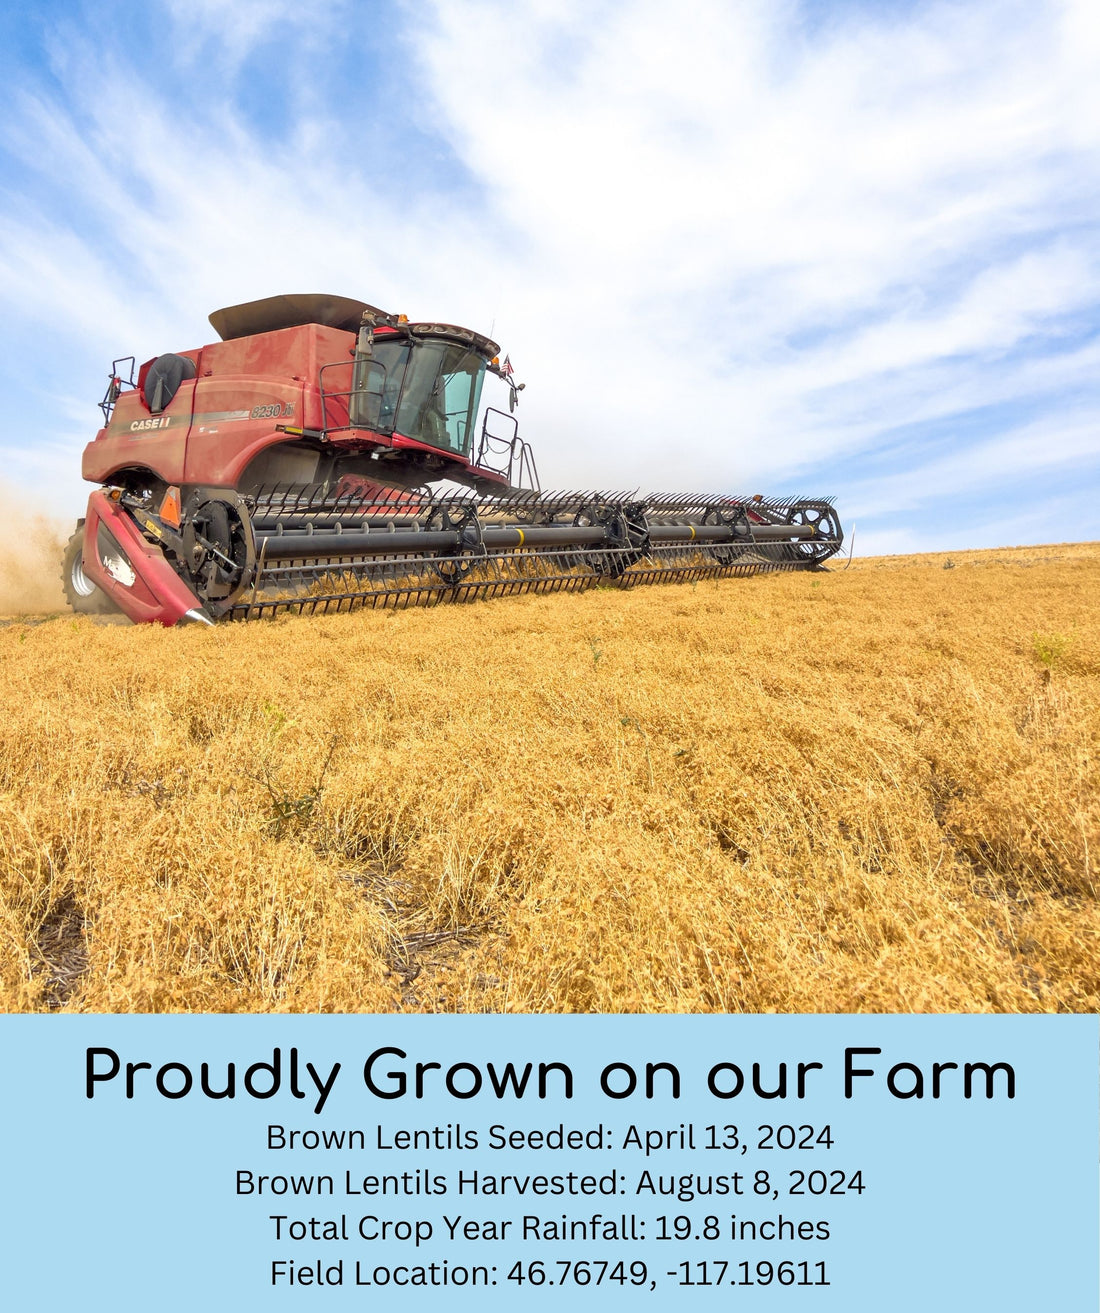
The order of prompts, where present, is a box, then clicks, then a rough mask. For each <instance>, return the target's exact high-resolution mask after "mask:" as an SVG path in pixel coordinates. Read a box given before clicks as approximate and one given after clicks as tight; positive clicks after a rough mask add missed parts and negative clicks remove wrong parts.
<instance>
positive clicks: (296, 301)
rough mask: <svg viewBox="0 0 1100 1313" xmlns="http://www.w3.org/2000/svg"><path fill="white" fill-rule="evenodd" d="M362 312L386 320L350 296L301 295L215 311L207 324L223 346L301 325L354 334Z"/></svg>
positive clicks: (247, 302)
mask: <svg viewBox="0 0 1100 1313" xmlns="http://www.w3.org/2000/svg"><path fill="white" fill-rule="evenodd" d="M365 310H370V311H372V312H373V313H374V314H375V315H377V316H378V317H379V318H380V319H382V318H386V317H387V316H386V312H385V311H383V310H379V309H378V307H377V306H373V305H368V304H367V303H366V301H356V300H353V299H352V298H351V297H349V296H326V295H324V293H320V292H300V293H292V294H290V295H287V296H266V297H264V299H263V300H262V301H245V302H244V304H243V305H231V306H227V307H226V308H225V309H224V310H215V311H214V312H213V314H211V316H210V322H211V324H213V326H214V331H215V332H216V333H217V334H218V336H219V337H220V338H221V339H222V341H223V342H231V341H232V340H233V339H234V338H238V337H252V336H253V334H255V333H273V332H275V331H276V330H277V329H280V328H300V327H301V326H302V325H303V324H323V325H324V326H325V327H326V328H342V329H345V330H346V331H347V332H349V333H354V332H356V331H357V330H358V328H359V324H360V322H361V320H362V318H363V312H364V311H365Z"/></svg>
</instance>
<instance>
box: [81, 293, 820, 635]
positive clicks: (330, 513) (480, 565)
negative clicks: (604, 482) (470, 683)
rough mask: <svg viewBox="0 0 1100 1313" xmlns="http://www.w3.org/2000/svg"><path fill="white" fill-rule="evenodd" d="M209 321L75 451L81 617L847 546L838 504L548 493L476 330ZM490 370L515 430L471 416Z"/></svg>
mask: <svg viewBox="0 0 1100 1313" xmlns="http://www.w3.org/2000/svg"><path fill="white" fill-rule="evenodd" d="M210 322H211V323H212V324H213V326H214V328H215V329H216V330H217V331H218V333H219V335H220V337H221V338H222V340H221V341H220V342H218V343H215V344H213V345H211V346H205V347H201V348H197V349H195V350H192V351H185V352H182V353H179V354H175V353H170V354H167V355H162V356H158V357H157V358H156V359H154V360H151V361H148V362H147V363H146V364H144V365H143V366H142V367H141V369H140V370H139V371H138V374H137V378H136V379H135V378H134V372H133V363H134V362H133V360H132V359H129V360H126V361H121V362H120V361H115V363H114V367H113V369H112V373H111V381H110V384H109V386H108V389H107V395H106V396H105V397H104V400H103V402H102V403H101V405H102V408H103V412H104V416H105V419H106V424H105V426H104V428H102V429H101V430H100V432H99V433H98V434H97V436H96V439H95V440H94V441H93V442H91V443H90V444H89V445H88V447H87V448H86V449H85V452H84V463H83V471H84V477H85V478H86V479H89V480H91V481H92V482H94V483H97V484H100V485H102V486H101V487H100V488H99V489H97V491H96V492H93V493H92V495H91V498H90V499H89V502H88V513H87V517H86V519H85V521H84V522H83V525H82V527H81V528H80V530H79V531H78V532H77V534H75V535H74V537H73V539H72V541H71V542H70V544H69V549H68V551H67V553H66V559H65V564H64V571H63V582H64V584H65V590H66V595H67V598H68V600H69V602H70V604H71V605H72V606H73V608H74V610H77V611H102V610H115V609H117V610H120V611H123V612H125V614H126V615H128V616H129V617H130V619H131V620H134V621H158V622H160V623H161V624H165V625H174V624H179V623H186V622H189V621H198V622H201V623H206V624H211V623H213V622H214V620H216V619H219V618H223V617H224V618H230V619H246V618H253V617H259V616H270V615H273V614H276V613H278V612H280V611H286V610H291V611H298V612H309V613H313V612H317V611H322V612H324V611H342V610H351V609H354V608H356V607H359V606H395V607H402V606H408V605H431V604H433V603H436V602H448V601H468V600H471V599H473V598H476V597H492V596H500V595H502V594H506V593H517V592H559V591H561V592H575V591H579V590H581V589H584V588H589V587H591V586H593V585H594V584H597V583H600V582H614V583H616V584H618V585H619V586H621V587H632V586H634V585H636V584H641V583H658V582H663V581H668V582H679V581H687V580H694V579H700V578H709V577H716V576H723V575H741V574H749V573H753V572H756V571H761V570H777V569H799V568H802V569H805V568H813V567H816V566H819V565H821V564H822V562H824V561H825V560H827V559H828V558H829V557H830V556H832V555H833V554H834V553H835V552H837V551H838V550H839V548H840V545H841V542H842V540H843V534H842V532H841V527H840V522H839V520H838V518H837V515H836V512H835V510H834V509H833V506H832V502H831V501H830V500H829V499H818V500H807V499H801V498H799V499H792V500H785V501H773V500H768V499H765V498H762V497H760V496H755V497H732V496H704V497H689V496H666V495H655V494H646V495H639V494H638V493H607V492H569V493H547V492H542V491H541V490H540V488H539V482H538V473H537V470H536V467H535V462H534V457H533V455H532V453H531V450H530V447H529V446H528V445H527V444H526V443H525V442H524V441H523V440H522V439H521V438H520V437H519V433H518V427H517V425H516V421H515V418H514V416H513V414H512V412H513V411H514V409H515V402H516V399H517V394H518V393H519V391H520V390H521V389H522V386H523V385H522V384H516V383H515V382H514V380H513V377H512V371H511V366H510V365H509V363H508V361H507V359H505V362H504V364H503V365H502V364H501V363H500V359H499V349H498V347H497V345H496V343H494V342H491V341H490V340H489V339H488V338H485V337H482V336H481V335H480V334H477V333H473V332H471V331H470V330H468V329H464V328H459V327H456V326H454V325H451V324H435V323H409V322H408V321H407V319H406V318H405V317H404V316H403V315H401V316H396V315H390V314H386V313H385V312H383V311H381V310H378V309H376V308H375V307H373V306H369V305H366V304H365V303H363V302H361V301H352V300H348V299H347V298H343V297H328V296H280V297H271V298H268V299H267V300H263V301H253V302H250V303H248V304H246V305H240V306H232V307H230V308H229V309H226V310H219V311H216V312H215V313H214V314H212V315H211V316H210ZM120 365H126V366H128V373H127V375H126V377H125V379H124V378H123V376H122V375H123V371H122V370H120ZM486 372H491V373H494V374H496V375H497V376H498V377H499V378H501V379H502V380H503V381H504V383H505V384H506V385H507V387H508V399H509V409H508V412H507V413H505V412H504V411H500V410H496V409H494V408H492V407H489V408H486V409H485V410H484V412H482V410H481V404H480V399H481V390H482V383H483V381H484V377H485V374H486ZM479 414H480V415H481V416H482V423H481V428H480V430H479V431H478V430H477V429H476V422H477V419H478V417H479ZM475 437H476V441H475ZM443 481H446V482H448V483H449V484H451V485H456V484H457V485H459V487H457V488H455V487H453V486H452V487H450V488H449V489H448V490H446V491H443V490H440V489H438V488H431V487H429V485H431V484H436V483H440V482H443Z"/></svg>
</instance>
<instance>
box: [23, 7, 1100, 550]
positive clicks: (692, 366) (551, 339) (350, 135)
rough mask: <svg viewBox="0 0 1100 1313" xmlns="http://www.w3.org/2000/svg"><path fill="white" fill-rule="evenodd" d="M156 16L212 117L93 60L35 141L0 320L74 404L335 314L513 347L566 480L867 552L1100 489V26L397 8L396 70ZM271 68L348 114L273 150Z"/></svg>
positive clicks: (977, 527)
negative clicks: (492, 336) (109, 367)
mask: <svg viewBox="0 0 1100 1313" xmlns="http://www.w3.org/2000/svg"><path fill="white" fill-rule="evenodd" d="M165 12H166V13H167V15H168V17H169V19H170V26H171V30H172V39H171V40H169V41H166V42H165V44H164V46H163V48H162V49H161V50H160V51H159V53H158V58H159V59H160V61H161V62H162V66H172V67H176V68H178V69H181V68H183V66H184V65H185V64H186V65H187V67H188V68H189V69H190V70H191V74H192V78H191V81H190V82H188V80H187V79H186V78H182V77H181V78H180V79H179V80H177V81H171V80H169V81H170V82H171V89H170V90H169V91H166V90H164V88H163V86H162V85H161V82H160V81H159V80H157V79H152V78H150V76H149V75H148V72H147V71H146V67H147V66H145V65H143V64H142V63H141V62H140V61H137V60H135V59H133V58H132V57H131V56H130V55H129V54H128V53H127V49H126V47H125V45H124V44H123V43H121V42H119V43H117V44H116V45H115V46H114V47H113V48H112V49H110V50H109V51H108V52H106V55H104V52H103V51H102V50H101V49H100V50H98V51H97V52H96V55H95V57H94V58H93V55H92V48H91V45H90V38H89V34H88V33H87V32H85V33H81V32H80V31H79V30H77V31H76V32H70V33H69V35H68V38H67V39H66V42H65V53H64V54H63V55H62V54H59V53H56V54H55V70H56V71H57V75H58V76H59V77H60V79H61V83H62V87H63V94H62V93H59V92H58V91H57V89H56V86H55V85H51V83H50V82H49V81H48V80H47V79H46V78H45V77H44V76H36V75H35V73H34V71H33V70H26V71H25V75H24V78H23V84H24V90H23V94H22V98H21V100H20V101H19V104H18V107H17V109H16V111H15V113H14V114H12V115H10V116H9V128H8V130H7V136H6V146H7V149H8V151H9V153H10V158H12V159H13V160H15V161H16V162H17V163H18V165H19V169H20V170H21V176H23V177H24V178H25V179H26V180H27V183H26V186H24V187H23V188H22V194H21V195H15V194H11V193H9V195H8V196H7V198H6V200H5V202H4V204H3V207H2V209H0V298H3V301H4V303H5V306H6V322H7V324H8V330H7V331H8V333H9V335H11V336H13V337H17V338H20V339H21V338H23V337H24V336H25V335H26V333H27V332H28V329H29V326H31V325H41V324H42V323H51V324H56V323H58V322H61V321H63V322H64V323H65V324H66V333H67V340H68V343H69V347H70V351H71V355H70V357H69V364H70V367H69V374H68V377H67V381H66V384H65V395H71V393H72V391H73V381H72V361H73V359H75V360H78V361H79V362H80V370H81V371H84V372H82V373H81V375H80V377H81V382H82V386H83V385H84V384H83V379H84V377H85V376H86V375H87V376H88V377H90V371H91V367H92V364H91V362H92V352H93V350H94V352H95V353H98V355H99V356H101V357H102V360H97V361H96V368H97V370H100V369H101V367H102V366H103V365H105V364H106V363H109V360H110V358H111V356H112V355H115V354H118V353H119V352H120V351H122V350H123V349H130V348H131V347H133V348H134V349H136V350H137V352H138V354H139V355H141V354H145V355H151V354H153V353H154V352H156V351H158V350H163V349H167V348H171V347H181V346H185V345H189V344H192V343H193V342H194V341H195V340H197V339H198V338H200V337H202V336H203V335H204V334H205V335H208V334H209V330H207V329H204V327H203V322H204V318H205V314H206V312H207V311H209V310H210V309H213V308H214V307H215V306H218V305H223V304H230V303H232V302H234V301H237V300H244V299H248V298H250V297H252V296H260V295H265V294H268V293H270V292H273V291H278V290H287V291H297V290H307V289H317V290H332V291H343V292H347V293H348V294H353V295H362V296H364V297H365V298H366V299H369V300H372V301H375V302H380V303H383V304H392V305H393V306H394V307H395V308H401V309H406V310H408V311H409V312H410V313H412V314H414V315H418V316H425V317H427V316H432V317H440V318H447V319H457V320H459V321H463V322H468V323H470V324H471V326H475V327H478V328H481V329H483V330H485V331H488V330H489V329H490V327H493V328H494V329H495V332H496V333H497V335H498V336H501V337H503V338H504V339H505V340H506V342H507V344H508V347H509V350H510V351H511V353H512V358H513V360H514V361H515V362H516V364H517V367H518V368H519V369H520V371H521V376H522V377H525V378H526V379H527V381H528V382H529V384H530V387H529V389H528V392H527V393H526V394H525V399H524V406H523V410H522V418H523V419H524V421H525V427H526V429H527V431H528V435H529V436H531V437H532V438H533V439H534V440H535V441H536V442H537V443H538V447H539V455H540V465H541V467H542V469H543V471H544V476H545V477H547V479H548V481H552V482H554V483H582V482H583V483H604V484H609V485H613V486H622V485H629V486H638V485H642V486H667V487H670V488H691V487H699V488H726V489H742V490H747V491H754V490H757V489H760V490H767V491H771V490H775V491H787V490H805V491H809V492H817V491H821V492H825V491H829V492H835V493H837V494H838V495H839V496H840V497H841V498H842V499H844V498H845V497H846V496H847V497H848V499H849V500H850V501H852V502H854V503H856V504H858V505H859V506H860V507H861V511H860V514H861V516H863V517H864V520H865V521H866V523H865V526H864V527H861V537H862V538H863V541H864V542H867V543H870V544H871V545H874V544H875V542H876V538H875V534H876V533H877V534H879V535H880V536H879V538H878V539H877V541H878V542H879V543H880V544H882V545H889V544H890V543H892V542H897V541H902V540H904V541H913V542H915V543H917V544H918V545H919V544H921V543H923V544H925V545H927V546H935V545H937V544H938V543H939V542H940V541H942V540H943V535H944V534H945V533H952V534H954V539H953V541H954V542H955V545H958V535H957V533H955V531H954V530H953V529H952V528H951V526H950V525H944V524H942V523H941V521H940V520H939V519H937V517H936V516H934V515H929V514H927V513H926V512H927V510H928V508H929V507H930V506H931V505H933V504H940V505H942V499H943V490H944V487H945V485H946V486H947V487H949V488H950V490H951V493H952V496H954V497H957V498H960V499H963V500H967V499H968V500H969V501H974V500H975V499H976V500H977V501H978V502H980V503H982V504H983V505H984V506H985V511H984V512H983V514H982V515H980V516H977V517H971V519H970V520H969V521H968V523H969V524H970V525H971V526H972V530H973V532H974V533H975V535H976V538H975V541H977V537H980V536H981V535H983V534H987V533H995V532H997V531H998V526H1008V525H1011V524H1014V523H1017V522H1018V519H1019V517H1018V516H1016V515H1015V510H1014V509H1013V507H1014V505H1015V503H1014V502H1013V486H1014V484H1016V483H1018V484H1019V485H1021V486H1022V485H1025V484H1027V483H1028V482H1029V481H1031V480H1038V481H1039V482H1040V483H1042V481H1043V479H1046V478H1047V477H1048V476H1050V472H1051V471H1052V470H1056V471H1057V472H1058V474H1057V477H1059V478H1065V479H1071V478H1072V479H1073V480H1074V481H1075V484H1076V485H1077V487H1078V489H1080V488H1082V487H1085V486H1088V487H1091V488H1092V489H1093V490H1094V491H1095V492H1096V493H1100V382H1098V381H1097V380H1098V375H1097V371H1096V365H1097V355H1098V352H1100V257H1098V256H1097V254H1096V252H1097V250H1098V249H1100V244H1098V240H1097V239H1098V237H1100V166H1098V164H1097V160H1098V159H1100V155H1098V147H1100V93H1098V92H1097V89H1096V78H1095V68H1096V67H1097V66H1098V65H1100V11H1097V9H1096V7H1095V6H1094V5H1093V4H1092V3H1085V2H1084V0H1072V2H1070V0H1067V2H1066V3H1057V4H1056V3H1044V4H1035V3H1027V4H1024V3H1016V2H1008V0H987V2H986V3H968V4H958V3H950V4H943V3H939V4H935V3H934V4H913V5H907V6H904V7H899V8H897V9H894V8H893V7H890V8H887V7H883V6H877V5H861V4H856V3H853V4H850V5H843V4H839V5H833V6H830V7H829V10H828V15H829V17H828V21H826V22H821V21H816V22H814V23H811V22H810V21H809V18H808V13H807V11H806V10H805V9H803V7H802V6H800V5H799V4H797V3H795V2H794V0H786V2H785V3H780V4H776V3H774V2H773V3H764V2H763V0H744V3H741V4H739V5H737V6H731V5H729V4H727V3H718V2H717V0H714V2H712V0H691V2H690V3H687V4H685V5H682V6H680V8H679V9H678V10H677V12H676V17H675V21H673V20H672V19H671V18H670V12H669V10H668V7H667V5H665V4H658V3H655V2H654V0H629V2H628V3H611V2H609V0H602V2H601V3H586V4H580V3H573V0H556V2H555V3H549V2H548V0H528V2H527V3H517V4H515V5H512V6H509V7H508V8H507V10H502V9H501V7H500V6H499V5H497V4H495V3H489V2H488V0H446V3H438V4H427V5H424V4H421V5H415V6H414V5H406V6H403V7H401V8H400V10H399V11H397V17H396V18H387V17H386V15H387V13H388V11H386V10H384V9H382V8H381V7H378V8H375V7H372V8H371V37H370V43H369V47H368V43H367V42H366V41H365V40H364V39H363V38H362V37H361V36H360V35H359V29H360V27H361V22H359V20H358V19H357V15H359V14H361V12H362V11H360V10H359V9H358V7H356V6H343V5H337V4H320V3H319V4H315V5H312V6H311V5H309V4H304V3H299V4H295V5H293V6H292V5H290V4H287V3H285V2H284V0H253V3H250V4H239V5H234V6H222V5H219V4H215V3H213V0H209V2H207V0H203V3H200V4H198V5H192V4H188V5H187V6H183V5H182V4H181V3H180V2H179V0H167V8H166V11H165ZM818 18H819V19H820V12H818ZM387 25H388V26H387ZM348 47H354V48H357V49H360V50H361V52H362V56H361V60H360V61H359V63H358V64H357V65H356V66H355V76H352V75H351V74H350V73H349V69H348V65H347V64H346V62H343V63H341V62H340V61H338V60H336V59H335V58H334V56H335V54H336V53H337V50H338V48H339V49H342V50H346V48H348ZM259 49H263V50H265V51H272V50H274V51H278V50H281V51H282V53H281V54H280V55H279V56H278V57H279V58H280V59H282V60H283V61H284V63H283V64H282V65H280V68H281V69H283V70H284V71H285V72H286V75H287V77H288V78H289V77H290V69H291V67H293V77H294V78H296V79H298V80H299V81H303V80H304V81H309V82H310V83H311V84H312V85H313V86H314V87H315V88H316V87H320V88H321V90H320V91H317V92H316V93H315V96H314V99H312V100H310V101H308V102H306V101H301V100H299V101H296V102H295V105H296V108H295V111H294V114H293V115H292V117H291V119H290V121H289V122H288V123H285V124H282V125H280V126H278V127H276V126H275V125H274V124H269V125H266V126H265V124H264V123H263V122H259V123H258V122H257V121H256V116H255V114H254V113H253V114H249V115H246V114H245V113H244V111H243V109H242V108H241V104H242V97H243V96H244V95H245V93H246V92H247V91H248V89H249V87H250V86H251V85H252V82H251V79H252V78H253V77H254V73H252V72H250V71H249V70H250V69H251V68H252V65H251V64H250V63H249V60H250V58H251V57H252V56H253V55H254V54H255V52H256V51H257V50H259ZM380 50H385V52H386V55H385V58H384V59H381V58H380V55H379V51H380ZM219 51H220V52H221V55H220V56H219V55H218V54H217V52H219ZM219 57H220V58H222V59H223V63H222V65H219V68H220V72H219V76H218V77H214V76H212V75H211V76H201V75H200V76H197V77H196V76H195V75H194V74H195V70H196V67H197V65H196V60H198V61H199V62H200V63H201V60H202V59H203V58H209V59H217V58H219ZM273 57H274V56H273ZM105 59H106V60H107V61H108V63H109V67H108V68H107V69H106V70H105V69H104V67H103V64H104V60H105ZM173 61H174V63H173ZM226 68H229V69H230V70H232V69H235V70H237V71H236V73H233V72H232V71H230V72H228V73H227V72H226ZM326 70H327V71H328V72H329V73H330V74H331V76H330V77H329V78H328V79H327V80H326V77H325V74H326ZM268 76H272V70H268ZM275 76H278V74H277V73H276V74H275ZM383 81H384V82H385V84H386V86H387V87H393V86H394V85H395V84H399V85H400V86H401V87H402V88H404V91H405V94H403V95H398V96H392V97H391V96H387V97H386V98H384V100H382V101H376V102H371V100H370V88H371V87H372V86H377V85H380V84H381V83H382V82H383ZM183 87H187V88H189V89H188V90H186V91H184V90H181V88H183ZM35 331H38V329H37V328H36V329H35ZM13 360H15V361H18V362H19V370H18V376H19V378H21V379H23V383H22V395H23V396H24V398H25V399H24V400H23V402H22V404H23V406H24V408H25V409H26V410H30V409H31V408H32V407H33V406H34V405H35V404H37V401H36V399H34V398H32V397H31V396H30V394H29V393H28V391H27V388H26V383H25V376H26V369H27V353H26V349H25V348H21V347H19V346H18V344H17V345H16V347H15V349H14V351H13V352H10V353H9V367H8V368H9V372H8V375H7V377H6V380H5V383H6V386H7V387H8V389H9V391H10V390H11V388H12V386H13V383H14V382H15V371H14V370H13V369H12V368H11V365H10V362H11V361H13ZM45 372H46V373H47V374H49V369H48V368H47V369H46V371H45ZM57 377H58V379H60V377H61V371H60V369H58V370H57ZM89 386H91V385H90V384H89ZM94 390H95V387H94V386H91V391H94ZM17 391H18V389H17ZM89 396H90V394H89ZM90 400H91V397H90ZM19 408H20V402H19V400H18V399H17V404H16V414H19V413H20V411H19ZM93 424H94V418H93V414H92V412H90V413H89V419H88V429H89V430H90V429H91V428H92V427H93ZM47 436H52V437H53V439H54V440H55V441H56V442H60V443H64V442H69V443H71V444H72V446H73V449H74V461H75V451H76V449H77V448H78V446H79V440H78V437H77V434H76V432H75V431H74V429H73V427H72V424H71V421H69V420H68V419H67V418H66V419H65V421H64V423H63V424H58V425H57V426H56V428H55V429H54V431H53V432H52V434H51V435H47ZM86 436H90V433H85V434H83V435H80V437H81V438H84V437H86ZM838 480H839V482H838ZM1045 495H1046V497H1047V502H1048V503H1049V506H1050V515H1049V516H1048V517H1047V519H1046V520H1044V518H1043V512H1042V508H1041V506H1040V507H1038V508H1037V509H1036V510H1035V511H1034V514H1033V516H1032V517H1031V518H1030V519H1029V520H1028V524H1029V525H1030V526H1031V527H1030V528H1029V529H1028V532H1029V533H1034V534H1036V535H1038V536H1040V537H1042V536H1045V535H1047V534H1051V535H1053V533H1054V532H1055V525H1056V524H1057V523H1060V522H1062V518H1063V517H1062V514H1061V512H1060V511H1059V510H1058V507H1057V505H1056V503H1057V501H1058V493H1057V490H1056V489H1050V490H1048V491H1047V493H1046V494H1045ZM983 499H984V501H983ZM1077 518H1079V519H1080V518H1082V517H1081V515H1078V517H1077ZM1084 518H1086V519H1087V510H1086V511H1085V512H1084ZM1044 525H1048V527H1047V528H1044ZM1082 529H1083V530H1086V529H1087V530H1088V531H1089V532H1092V533H1095V532H1097V530H1098V529H1100V522H1098V521H1097V519H1096V517H1095V514H1094V515H1093V523H1092V527H1091V528H1090V527H1089V526H1088V525H1087V524H1085V525H1082ZM914 535H915V536H914Z"/></svg>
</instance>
